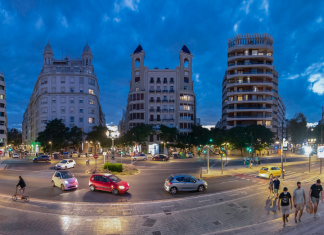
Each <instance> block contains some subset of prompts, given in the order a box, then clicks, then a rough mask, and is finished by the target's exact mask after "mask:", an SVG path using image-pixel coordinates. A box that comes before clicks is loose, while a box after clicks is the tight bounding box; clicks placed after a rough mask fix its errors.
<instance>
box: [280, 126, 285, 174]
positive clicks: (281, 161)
mask: <svg viewBox="0 0 324 235" xmlns="http://www.w3.org/2000/svg"><path fill="white" fill-rule="evenodd" d="M283 125H284V122H283V121H282V122H281V179H284V178H285V175H284V173H283V172H284V171H283V170H284V169H283Z"/></svg>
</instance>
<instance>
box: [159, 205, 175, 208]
mask: <svg viewBox="0 0 324 235" xmlns="http://www.w3.org/2000/svg"><path fill="white" fill-rule="evenodd" d="M164 207H174V205H170V206H161V208H164Z"/></svg>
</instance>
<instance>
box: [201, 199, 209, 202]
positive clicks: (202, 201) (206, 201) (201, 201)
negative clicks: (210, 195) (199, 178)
mask: <svg viewBox="0 0 324 235" xmlns="http://www.w3.org/2000/svg"><path fill="white" fill-rule="evenodd" d="M208 201H210V199H208V200H202V201H199V202H208Z"/></svg>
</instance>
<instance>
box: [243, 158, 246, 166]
mask: <svg viewBox="0 0 324 235" xmlns="http://www.w3.org/2000/svg"><path fill="white" fill-rule="evenodd" d="M245 162H246V157H244V158H243V165H245Z"/></svg>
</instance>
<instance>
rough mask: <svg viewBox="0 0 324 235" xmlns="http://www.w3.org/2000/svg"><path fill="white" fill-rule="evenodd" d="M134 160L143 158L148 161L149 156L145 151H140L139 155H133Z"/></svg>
mask: <svg viewBox="0 0 324 235" xmlns="http://www.w3.org/2000/svg"><path fill="white" fill-rule="evenodd" d="M132 160H133V161H137V160H143V161H146V160H147V156H146V155H145V154H144V153H140V154H138V155H135V156H133V157H132Z"/></svg>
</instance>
